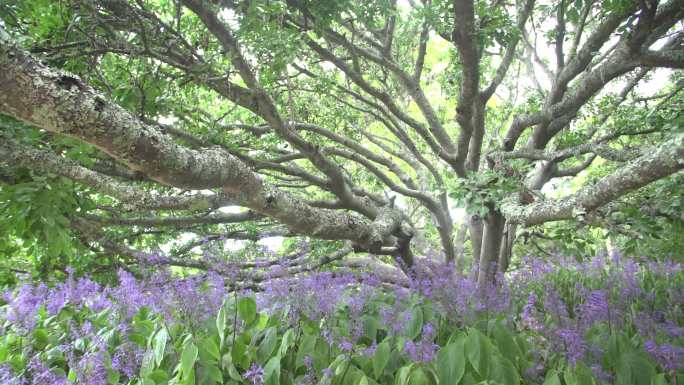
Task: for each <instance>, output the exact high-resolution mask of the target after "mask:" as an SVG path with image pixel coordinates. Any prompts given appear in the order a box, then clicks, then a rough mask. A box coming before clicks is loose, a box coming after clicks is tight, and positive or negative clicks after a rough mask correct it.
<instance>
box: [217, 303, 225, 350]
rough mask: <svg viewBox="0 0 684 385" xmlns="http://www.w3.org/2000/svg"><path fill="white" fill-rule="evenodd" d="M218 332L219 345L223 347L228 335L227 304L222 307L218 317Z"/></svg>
mask: <svg viewBox="0 0 684 385" xmlns="http://www.w3.org/2000/svg"><path fill="white" fill-rule="evenodd" d="M216 330H217V331H218V335H219V345H220V347H221V348H222V347H223V340H224V338H225V334H226V305H225V303H224V304H223V305H221V308H220V309H219V311H218V314H217V315H216Z"/></svg>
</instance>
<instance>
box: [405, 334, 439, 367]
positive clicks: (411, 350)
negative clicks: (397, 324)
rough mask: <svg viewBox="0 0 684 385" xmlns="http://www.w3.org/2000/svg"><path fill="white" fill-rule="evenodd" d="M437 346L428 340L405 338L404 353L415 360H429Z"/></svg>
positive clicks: (432, 357)
mask: <svg viewBox="0 0 684 385" xmlns="http://www.w3.org/2000/svg"><path fill="white" fill-rule="evenodd" d="M438 348H439V346H438V345H437V344H435V343H433V342H432V341H429V340H424V339H423V340H420V341H418V342H413V341H411V340H407V341H406V342H405V343H404V353H406V354H408V355H409V357H411V360H413V361H415V362H430V361H432V360H433V359H434V358H435V354H436V353H437V349H438Z"/></svg>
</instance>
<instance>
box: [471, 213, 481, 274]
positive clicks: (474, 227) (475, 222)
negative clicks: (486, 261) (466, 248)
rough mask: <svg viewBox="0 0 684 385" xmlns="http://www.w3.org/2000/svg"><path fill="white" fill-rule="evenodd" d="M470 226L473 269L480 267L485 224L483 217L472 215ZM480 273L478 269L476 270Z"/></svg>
mask: <svg viewBox="0 0 684 385" xmlns="http://www.w3.org/2000/svg"><path fill="white" fill-rule="evenodd" d="M468 227H469V230H470V245H471V248H472V249H473V266H472V268H473V269H479V267H478V266H480V254H481V253H480V251H481V250H482V231H483V224H482V218H480V217H477V216H472V217H470V220H469V221H468ZM475 273H476V274H477V273H478V270H476V271H475Z"/></svg>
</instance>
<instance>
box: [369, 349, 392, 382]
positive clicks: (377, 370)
mask: <svg viewBox="0 0 684 385" xmlns="http://www.w3.org/2000/svg"><path fill="white" fill-rule="evenodd" d="M390 351H391V349H390V346H389V343H388V342H387V341H386V340H385V341H383V342H381V343H380V344H379V345H378V346H377V347H376V349H375V353H374V354H373V374H374V375H375V378H380V376H381V375H382V373H383V371H384V370H385V366H387V363H388V362H389V359H390Z"/></svg>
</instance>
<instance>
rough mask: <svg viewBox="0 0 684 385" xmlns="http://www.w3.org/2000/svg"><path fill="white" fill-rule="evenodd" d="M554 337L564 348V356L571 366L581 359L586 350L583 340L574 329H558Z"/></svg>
mask: <svg viewBox="0 0 684 385" xmlns="http://www.w3.org/2000/svg"><path fill="white" fill-rule="evenodd" d="M556 336H557V337H558V338H559V339H560V341H561V342H562V344H563V346H564V347H565V354H566V355H567V357H568V361H569V362H570V364H571V365H575V364H576V363H577V361H579V360H580V359H582V357H583V356H584V352H585V350H586V345H585V343H584V338H583V337H582V336H581V335H580V334H579V333H578V332H577V330H574V329H565V328H563V329H558V330H556Z"/></svg>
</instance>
